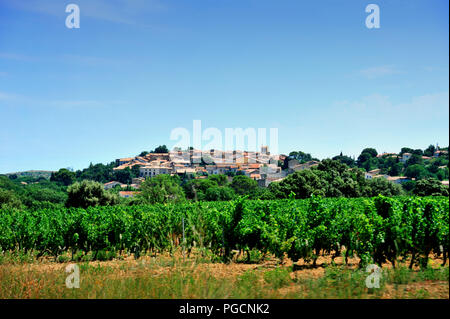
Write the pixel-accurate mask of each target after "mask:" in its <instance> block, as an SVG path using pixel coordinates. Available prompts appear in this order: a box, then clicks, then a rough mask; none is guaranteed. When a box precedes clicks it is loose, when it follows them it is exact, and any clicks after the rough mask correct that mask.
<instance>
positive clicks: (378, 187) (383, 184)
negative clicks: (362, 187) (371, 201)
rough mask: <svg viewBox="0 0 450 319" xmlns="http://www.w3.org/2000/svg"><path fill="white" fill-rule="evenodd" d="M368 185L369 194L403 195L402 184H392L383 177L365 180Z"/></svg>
mask: <svg viewBox="0 0 450 319" xmlns="http://www.w3.org/2000/svg"><path fill="white" fill-rule="evenodd" d="M367 184H368V187H369V189H370V190H369V192H370V193H369V194H368V195H369V196H372V197H373V196H378V195H383V196H398V195H403V189H402V186H401V185H399V184H394V183H392V182H390V181H388V180H387V179H384V178H373V179H371V180H368V182H367Z"/></svg>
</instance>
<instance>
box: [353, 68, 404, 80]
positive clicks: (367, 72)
mask: <svg viewBox="0 0 450 319" xmlns="http://www.w3.org/2000/svg"><path fill="white" fill-rule="evenodd" d="M359 73H360V74H361V75H362V76H364V77H366V78H367V79H375V78H379V77H382V76H386V75H391V74H398V73H400V71H398V70H397V69H396V68H395V67H393V66H391V65H383V66H375V67H370V68H367V69H363V70H360V71H359Z"/></svg>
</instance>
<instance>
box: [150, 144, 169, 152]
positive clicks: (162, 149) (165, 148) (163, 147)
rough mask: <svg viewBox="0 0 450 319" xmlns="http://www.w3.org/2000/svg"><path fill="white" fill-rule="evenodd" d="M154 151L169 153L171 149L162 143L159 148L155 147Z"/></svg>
mask: <svg viewBox="0 0 450 319" xmlns="http://www.w3.org/2000/svg"><path fill="white" fill-rule="evenodd" d="M153 153H169V149H168V148H167V146H166V145H160V146H158V147H157V148H155V150H154V151H153Z"/></svg>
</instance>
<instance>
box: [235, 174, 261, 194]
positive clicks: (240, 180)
mask: <svg viewBox="0 0 450 319" xmlns="http://www.w3.org/2000/svg"><path fill="white" fill-rule="evenodd" d="M231 188H232V189H233V190H234V191H235V192H236V194H238V195H247V194H251V193H253V192H254V191H255V190H256V189H257V188H258V182H256V181H255V180H253V179H251V178H250V177H248V176H245V175H237V176H235V177H233V181H232V182H231Z"/></svg>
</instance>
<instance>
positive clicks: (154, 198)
mask: <svg viewBox="0 0 450 319" xmlns="http://www.w3.org/2000/svg"><path fill="white" fill-rule="evenodd" d="M180 182H181V181H180V178H179V177H178V176H170V175H168V174H160V175H157V176H155V177H152V178H147V179H146V180H145V181H144V182H143V183H142V184H141V187H140V190H141V193H140V194H139V197H140V198H141V199H142V200H143V201H144V202H146V203H149V204H156V203H169V202H181V201H184V200H185V195H184V191H183V188H182V187H181V186H180Z"/></svg>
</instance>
